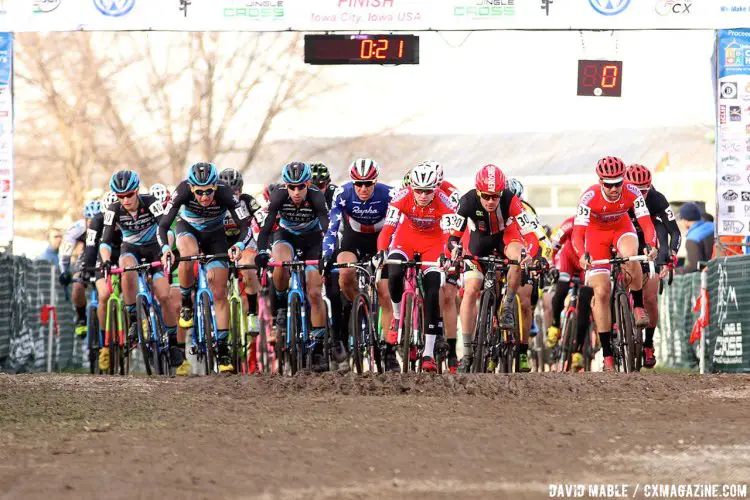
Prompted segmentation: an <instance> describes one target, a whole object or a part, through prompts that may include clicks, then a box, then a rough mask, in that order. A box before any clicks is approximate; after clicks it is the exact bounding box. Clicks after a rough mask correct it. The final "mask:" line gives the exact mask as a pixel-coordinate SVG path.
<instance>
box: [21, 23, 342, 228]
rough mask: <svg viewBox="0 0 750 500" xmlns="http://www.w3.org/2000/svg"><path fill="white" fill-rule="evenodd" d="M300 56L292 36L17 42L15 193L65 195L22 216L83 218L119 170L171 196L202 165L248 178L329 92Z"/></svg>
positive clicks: (59, 36)
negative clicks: (92, 197) (286, 119)
mask: <svg viewBox="0 0 750 500" xmlns="http://www.w3.org/2000/svg"><path fill="white" fill-rule="evenodd" d="M301 48H302V47H301V36H300V35H299V34H293V33H269V34H255V33H146V34H143V33H86V32H77V33H48V34H37V33H23V34H19V35H18V36H17V43H16V99H17V118H16V124H17V130H16V133H17V137H18V142H17V148H16V162H17V166H18V168H17V171H18V179H17V185H18V186H19V189H21V190H31V189H38V188H40V187H45V188H48V189H59V190H60V192H61V196H60V197H59V198H58V199H57V203H55V206H54V207H50V206H39V204H38V203H36V204H34V203H30V202H28V201H24V200H22V201H21V203H19V211H20V212H22V213H23V212H25V211H27V210H28V211H29V212H32V213H35V214H36V215H40V216H49V215H51V214H57V215H58V216H59V215H62V213H65V212H70V211H71V210H72V211H78V210H80V207H81V205H82V203H83V200H84V197H85V193H86V192H87V191H88V190H89V189H91V188H92V187H104V186H103V185H102V184H105V183H106V179H107V178H108V177H109V175H110V174H111V173H112V172H113V171H115V170H117V169H120V168H131V169H134V170H137V171H138V172H139V173H140V174H141V177H142V179H143V180H144V183H148V182H154V181H161V182H166V183H169V184H176V183H177V182H179V181H180V180H181V179H183V178H184V175H185V170H186V167H187V166H188V165H189V164H190V163H193V162H194V161H198V160H201V161H222V160H227V162H228V163H227V164H230V165H231V166H235V167H237V168H240V169H241V170H243V171H247V170H251V169H252V167H253V162H254V161H255V160H256V158H257V156H258V152H259V150H260V148H261V146H262V144H263V142H264V140H265V139H266V136H267V134H268V133H269V131H270V130H272V127H273V123H274V120H275V119H276V118H277V117H278V116H279V115H281V114H282V113H284V112H287V111H289V110H292V109H297V108H300V107H302V106H304V104H305V102H307V101H309V100H310V99H311V98H313V97H314V96H316V95H319V94H320V93H322V92H327V91H330V90H331V89H332V88H333V87H332V86H331V85H329V84H327V83H326V82H324V81H322V79H321V78H320V77H319V73H318V71H317V70H316V69H313V68H312V67H310V66H305V65H304V63H303V62H302V53H301ZM230 160H231V161H230Z"/></svg>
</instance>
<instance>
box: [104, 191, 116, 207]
mask: <svg viewBox="0 0 750 500" xmlns="http://www.w3.org/2000/svg"><path fill="white" fill-rule="evenodd" d="M116 201H117V195H116V194H115V193H114V191H110V192H108V193H107V194H105V195H104V196H103V197H102V204H103V205H104V206H103V207H102V210H106V209H107V208H109V206H110V205H111V204H112V203H114V202H116Z"/></svg>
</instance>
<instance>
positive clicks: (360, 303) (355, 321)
mask: <svg viewBox="0 0 750 500" xmlns="http://www.w3.org/2000/svg"><path fill="white" fill-rule="evenodd" d="M349 323H350V325H349V350H350V352H351V353H352V363H353V364H354V371H355V372H357V373H362V372H363V371H364V367H363V365H364V363H363V362H362V357H363V356H362V353H363V351H364V349H366V344H369V343H370V342H369V341H368V342H367V343H365V342H364V340H363V339H370V335H371V332H370V330H371V325H370V304H369V301H368V299H367V296H365V294H363V293H360V294H359V295H357V298H355V299H354V302H353V303H352V312H351V319H350V320H349ZM368 351H369V353H370V371H372V372H374V371H375V369H374V367H373V360H372V350H368Z"/></svg>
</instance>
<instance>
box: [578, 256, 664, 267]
mask: <svg viewBox="0 0 750 500" xmlns="http://www.w3.org/2000/svg"><path fill="white" fill-rule="evenodd" d="M645 261H648V255H634V256H632V257H613V258H611V259H599V260H592V261H590V262H589V264H591V265H592V266H601V265H604V264H624V263H625V262H645ZM649 262H653V261H649Z"/></svg>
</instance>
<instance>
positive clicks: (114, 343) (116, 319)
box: [105, 300, 123, 376]
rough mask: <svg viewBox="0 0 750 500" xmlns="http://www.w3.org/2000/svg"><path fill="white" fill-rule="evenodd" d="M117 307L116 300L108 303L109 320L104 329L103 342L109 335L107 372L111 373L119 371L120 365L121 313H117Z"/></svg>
mask: <svg viewBox="0 0 750 500" xmlns="http://www.w3.org/2000/svg"><path fill="white" fill-rule="evenodd" d="M119 313H120V311H119V308H118V307H117V302H115V301H114V300H113V301H111V302H110V303H109V314H108V315H107V316H108V318H109V321H108V322H107V329H106V331H105V343H106V338H107V337H109V374H110V375H113V376H114V374H115V373H118V372H119V366H120V362H121V359H120V356H121V355H122V354H121V352H120V351H121V349H120V339H121V336H122V335H123V332H122V323H121V322H120V321H121V319H122V318H121V315H120V314H119Z"/></svg>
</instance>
